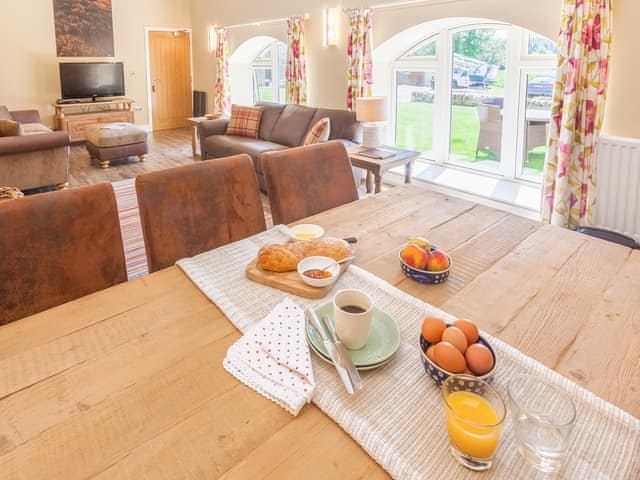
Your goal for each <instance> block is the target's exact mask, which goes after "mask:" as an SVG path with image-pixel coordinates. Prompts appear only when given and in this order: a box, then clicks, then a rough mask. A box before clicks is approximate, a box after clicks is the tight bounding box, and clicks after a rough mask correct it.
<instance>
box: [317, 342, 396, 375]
mask: <svg viewBox="0 0 640 480" xmlns="http://www.w3.org/2000/svg"><path fill="white" fill-rule="evenodd" d="M306 338H307V343H308V344H309V348H311V350H312V351H313V352H314V353H315V354H316V355H318V357H319V358H320V359H321V360H324V361H325V362H327V363H330V364H331V365H333V360H331V359H330V358H329V357H327V356H325V355H323V354H322V353H320V352H319V351H318V350H316V348H315V347H314V346H313V343H312V342H311V340H310V339H309V335H308V334H307V335H306ZM391 360H393V356H391V357H389V358H387V359H386V360H385V361H384V362H380V363H376V364H374V365H364V366H361V367H358V366H356V369H357V370H360V371H365V370H374V369H376V368H379V367H384V366H385V365H386V364H387V363H389V362H390V361H391Z"/></svg>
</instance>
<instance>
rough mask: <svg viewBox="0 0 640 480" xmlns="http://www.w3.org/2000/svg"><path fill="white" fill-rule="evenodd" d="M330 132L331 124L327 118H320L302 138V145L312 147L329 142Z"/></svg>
mask: <svg viewBox="0 0 640 480" xmlns="http://www.w3.org/2000/svg"><path fill="white" fill-rule="evenodd" d="M330 132H331V122H330V120H329V117H325V118H321V119H320V120H318V121H317V122H316V123H314V124H313V126H312V127H311V128H310V129H309V133H307V135H306V136H305V137H304V145H313V144H314V143H322V142H326V141H327V140H329V133H330Z"/></svg>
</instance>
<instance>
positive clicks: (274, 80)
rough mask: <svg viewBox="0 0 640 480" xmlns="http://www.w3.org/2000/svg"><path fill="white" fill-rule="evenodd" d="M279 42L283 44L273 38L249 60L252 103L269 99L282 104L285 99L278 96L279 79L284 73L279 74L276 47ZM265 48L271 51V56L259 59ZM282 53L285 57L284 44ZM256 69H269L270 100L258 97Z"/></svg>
mask: <svg viewBox="0 0 640 480" xmlns="http://www.w3.org/2000/svg"><path fill="white" fill-rule="evenodd" d="M281 44H282V45H284V43H283V42H281V41H280V40H275V41H274V42H272V43H271V44H270V45H268V46H267V47H265V48H264V49H263V50H261V51H260V53H258V55H256V58H255V59H254V60H253V62H251V83H252V85H253V88H252V90H253V93H252V96H253V103H254V104H256V103H258V102H261V101H270V102H274V103H282V104H283V103H285V100H286V99H285V98H280V81H282V80H284V75H283V74H281V72H280V63H279V60H280V54H279V52H278V47H279V46H280V45H281ZM267 50H270V51H271V58H270V59H268V60H263V59H261V58H260V57H261V56H262V55H263V54H264V52H266V51H267ZM284 55H285V57H286V46H285V53H284ZM285 65H286V58H285ZM256 70H271V91H272V97H271V100H262V99H261V98H260V91H259V86H258V84H257V77H256ZM285 96H286V87H285Z"/></svg>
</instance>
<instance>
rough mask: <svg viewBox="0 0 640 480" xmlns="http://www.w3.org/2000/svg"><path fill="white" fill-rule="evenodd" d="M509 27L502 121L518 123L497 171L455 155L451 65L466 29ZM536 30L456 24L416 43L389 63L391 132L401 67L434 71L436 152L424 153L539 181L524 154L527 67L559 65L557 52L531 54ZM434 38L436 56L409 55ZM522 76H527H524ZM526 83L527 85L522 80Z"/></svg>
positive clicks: (506, 137)
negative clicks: (455, 41) (527, 168)
mask: <svg viewBox="0 0 640 480" xmlns="http://www.w3.org/2000/svg"><path fill="white" fill-rule="evenodd" d="M496 28H499V29H505V30H506V31H507V38H506V41H507V53H506V64H505V90H504V107H503V125H516V132H515V135H514V134H508V133H507V132H509V130H507V129H505V128H503V129H502V139H501V155H500V157H501V159H500V164H499V167H498V168H497V169H496V170H491V169H487V168H481V167H474V166H473V164H472V163H470V162H462V161H461V162H456V161H451V160H450V154H451V128H452V124H451V123H452V122H451V113H452V108H451V107H452V102H451V98H452V97H451V95H452V87H451V79H452V70H453V39H454V35H455V34H456V33H458V32H461V31H467V30H475V29H496ZM530 34H535V32H531V31H529V30H527V29H524V28H522V27H517V26H515V25H511V24H508V23H504V22H469V23H463V24H459V25H455V26H447V27H444V28H441V29H439V30H438V31H436V32H430V33H429V35H427V36H425V37H423V38H422V39H420V40H419V41H417V42H414V43H413V44H411V45H410V46H409V48H407V49H405V50H404V51H403V53H402V54H401V55H399V56H398V57H397V58H396V59H395V61H392V62H390V64H389V73H390V77H391V78H390V80H389V81H390V87H391V90H390V92H391V95H390V97H391V102H390V107H391V112H392V114H391V115H390V122H389V123H390V132H391V139H392V141H393V143H394V144H395V143H396V139H397V115H398V113H397V74H398V71H434V72H435V78H436V88H435V99H434V120H433V128H434V131H433V138H434V140H433V149H432V151H433V155H432V156H427V155H424V154H423V155H421V158H422V159H424V160H427V161H429V162H433V163H435V164H439V165H441V166H451V167H454V168H461V169H464V170H470V171H475V172H481V173H482V174H485V175H488V176H492V177H497V178H504V179H509V180H517V181H522V182H525V183H530V184H533V185H537V184H540V183H541V181H542V178H541V176H528V175H524V174H523V172H522V165H523V164H524V161H525V158H524V154H523V151H522V149H523V145H524V141H525V113H524V112H525V110H526V95H527V85H526V74H524V73H523V72H525V71H526V72H531V71H533V72H532V73H546V72H549V71H551V72H552V71H553V70H554V69H555V67H556V65H555V61H556V56H555V55H529V53H528V51H529V50H528V48H529V35H530ZM429 40H434V41H435V42H436V55H435V57H408V56H407V55H408V54H409V53H410V52H411V51H413V50H415V49H416V48H419V46H420V45H421V44H424V43H425V42H428V41H429ZM523 78H524V79H525V80H523ZM523 82H524V84H523Z"/></svg>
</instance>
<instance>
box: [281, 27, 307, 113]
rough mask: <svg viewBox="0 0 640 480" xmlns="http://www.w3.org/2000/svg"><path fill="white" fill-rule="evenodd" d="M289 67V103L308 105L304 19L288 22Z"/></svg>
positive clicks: (286, 73)
mask: <svg viewBox="0 0 640 480" xmlns="http://www.w3.org/2000/svg"><path fill="white" fill-rule="evenodd" d="M287 37H288V42H287V43H288V49H287V67H286V70H285V78H286V82H287V84H286V91H287V103H299V104H301V105H304V104H306V103H307V59H306V49H305V46H304V18H303V17H292V18H289V19H288V20H287Z"/></svg>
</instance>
